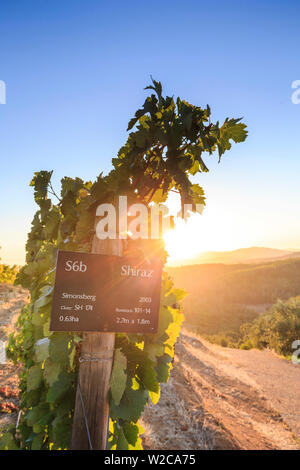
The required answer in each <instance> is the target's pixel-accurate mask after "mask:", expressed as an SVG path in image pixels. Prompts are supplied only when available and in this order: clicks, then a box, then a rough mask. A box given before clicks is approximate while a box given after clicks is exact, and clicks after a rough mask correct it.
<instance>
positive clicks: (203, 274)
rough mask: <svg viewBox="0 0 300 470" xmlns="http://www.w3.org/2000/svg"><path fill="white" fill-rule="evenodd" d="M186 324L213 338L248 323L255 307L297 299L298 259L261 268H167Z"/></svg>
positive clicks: (200, 265) (209, 266)
mask: <svg viewBox="0 0 300 470" xmlns="http://www.w3.org/2000/svg"><path fill="white" fill-rule="evenodd" d="M168 272H169V274H170V275H171V276H172V277H173V279H174V281H175V285H176V286H177V287H182V288H183V289H185V290H186V291H187V293H188V296H187V297H186V299H185V300H184V301H183V307H184V314H185V317H186V320H187V322H188V323H191V324H194V325H196V326H197V327H199V329H200V331H201V332H204V333H208V334H212V333H215V332H218V331H220V330H224V329H232V328H233V327H234V328H235V327H237V326H238V325H239V324H242V323H244V322H245V321H251V320H252V319H253V318H254V317H255V316H257V314H258V313H259V308H256V307H257V306H258V307H259V306H261V305H267V304H273V303H275V302H276V301H277V299H278V298H280V299H282V300H287V299H289V298H290V297H294V296H296V295H300V258H298V259H297V258H296V259H293V258H291V259H286V260H281V259H280V260H277V261H272V262H271V261H270V260H269V261H267V262H264V263H260V264H225V263H224V264H216V263H211V264H199V265H191V266H182V267H175V268H172V267H169V268H168Z"/></svg>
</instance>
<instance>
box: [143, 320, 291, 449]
mask: <svg viewBox="0 0 300 470" xmlns="http://www.w3.org/2000/svg"><path fill="white" fill-rule="evenodd" d="M299 403H300V366H297V365H293V364H292V363H291V362H289V361H287V360H284V359H281V358H279V357H278V356H277V355H275V354H274V353H272V352H269V351H257V350H251V351H244V350H238V349H227V348H222V347H220V346H216V345H213V344H210V343H209V342H207V341H204V340H203V339H202V338H200V337H199V336H197V335H196V334H194V333H192V332H190V331H188V330H185V329H184V330H183V331H182V333H181V335H180V338H179V341H178V343H177V345H176V354H175V361H174V368H173V370H172V373H171V378H170V381H169V383H168V384H166V385H164V386H163V387H162V393H161V400H160V402H159V403H158V404H157V405H155V406H154V405H150V406H149V407H147V408H146V410H145V412H144V415H143V425H144V428H145V433H144V435H143V440H144V447H145V448H148V449H169V450H171V449H176V450H177V449H192V450H193V449H245V450H248V449H266V450H267V449H269V450H271V449H299V448H300V420H299V411H300V410H299Z"/></svg>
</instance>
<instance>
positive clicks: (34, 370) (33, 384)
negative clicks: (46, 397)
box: [27, 366, 43, 390]
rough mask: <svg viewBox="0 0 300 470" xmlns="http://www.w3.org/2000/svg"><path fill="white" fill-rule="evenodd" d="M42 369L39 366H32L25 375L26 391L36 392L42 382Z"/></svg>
mask: <svg viewBox="0 0 300 470" xmlns="http://www.w3.org/2000/svg"><path fill="white" fill-rule="evenodd" d="M42 377H43V374H42V369H41V368H40V366H33V367H31V368H30V369H29V371H28V375H27V389H28V390H36V389H37V388H39V386H40V385H41V382H42Z"/></svg>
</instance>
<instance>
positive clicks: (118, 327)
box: [50, 251, 162, 333]
mask: <svg viewBox="0 0 300 470" xmlns="http://www.w3.org/2000/svg"><path fill="white" fill-rule="evenodd" d="M161 275H162V263H161V261H160V259H151V261H146V260H144V261H142V262H141V261H138V260H137V259H136V258H130V257H124V256H122V257H121V256H111V255H98V254H88V253H76V252H70V251H60V252H59V253H58V257H57V265H56V277H55V287H54V295H53V302H52V313H51V324H50V330H51V331H109V332H128V333H156V332H157V326H158V314H159V305H160V289H161Z"/></svg>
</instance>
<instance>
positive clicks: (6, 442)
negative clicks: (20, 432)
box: [0, 432, 19, 450]
mask: <svg viewBox="0 0 300 470" xmlns="http://www.w3.org/2000/svg"><path fill="white" fill-rule="evenodd" d="M18 449H19V447H18V446H17V443H16V441H15V439H14V436H13V435H12V434H11V433H10V432H6V433H4V434H3V435H2V436H1V438H0V450H18Z"/></svg>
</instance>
